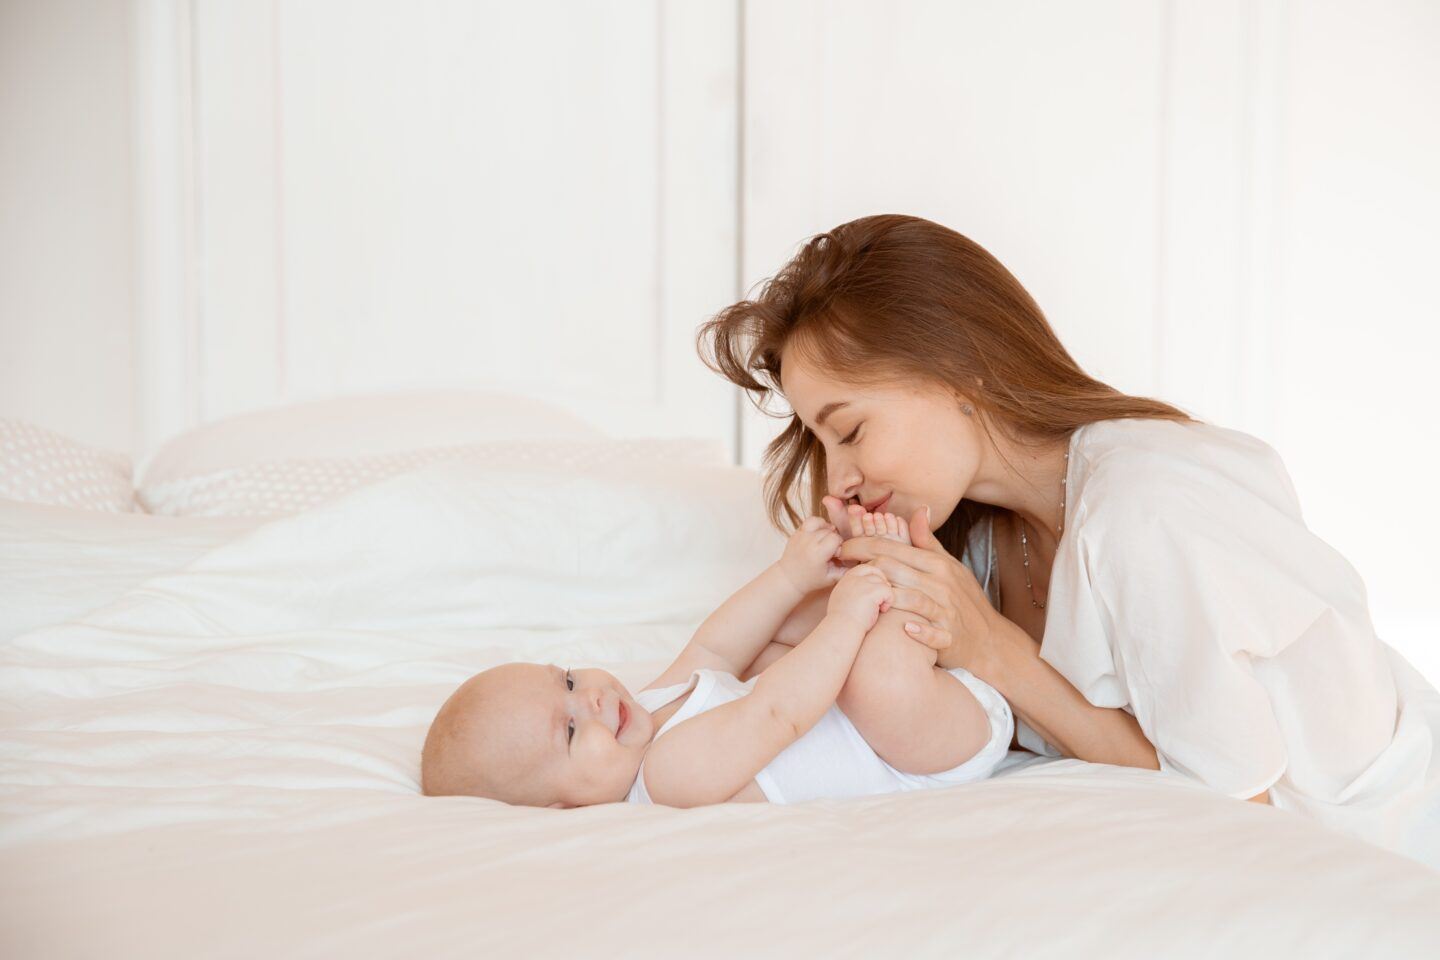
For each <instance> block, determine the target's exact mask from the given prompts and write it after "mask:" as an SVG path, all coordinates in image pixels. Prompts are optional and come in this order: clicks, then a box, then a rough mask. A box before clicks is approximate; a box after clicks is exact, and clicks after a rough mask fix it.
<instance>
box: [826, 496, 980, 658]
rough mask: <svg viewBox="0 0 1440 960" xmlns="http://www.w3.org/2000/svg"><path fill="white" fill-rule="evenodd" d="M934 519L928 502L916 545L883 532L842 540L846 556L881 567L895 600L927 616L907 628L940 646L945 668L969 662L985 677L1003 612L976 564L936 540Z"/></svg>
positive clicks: (919, 515)
mask: <svg viewBox="0 0 1440 960" xmlns="http://www.w3.org/2000/svg"><path fill="white" fill-rule="evenodd" d="M827 499H833V498H827ZM826 506H827V508H828V507H829V504H828V503H827V504H826ZM929 519H930V518H929V509H928V508H926V507H921V508H920V509H919V510H916V511H915V513H914V515H913V516H912V517H911V518H910V539H911V540H912V541H913V543H914V546H906V545H905V544H903V543H897V542H895V541H894V540H891V539H887V538H883V537H878V536H877V537H852V538H850V539H847V540H844V541H843V542H842V543H841V544H840V561H841V562H842V563H866V562H869V563H873V564H874V565H875V566H876V567H879V568H880V572H881V573H883V574H885V578H886V579H887V580H889V581H890V584H891V589H892V592H893V597H894V599H893V602H892V604H891V605H892V606H893V607H894V608H896V609H900V610H909V611H910V612H911V613H915V614H918V615H919V617H920V618H923V619H916V620H915V621H913V626H912V624H906V626H905V632H906V633H907V634H908V635H909V636H910V637H912V638H913V639H915V640H918V641H920V642H921V643H923V644H925V645H926V646H928V647H933V648H935V649H936V650H939V651H940V654H939V657H938V663H939V665H940V666H941V667H944V668H945V669H947V670H948V669H951V668H953V667H964V668H965V669H966V670H969V671H970V672H971V673H973V674H975V675H976V676H977V677H980V678H981V679H982V680H983V679H984V678H985V677H986V676H987V674H989V673H990V671H991V669H992V667H991V664H992V663H993V658H994V656H995V650H994V644H995V643H996V642H997V640H998V637H997V633H998V632H999V631H997V629H996V627H997V624H996V620H995V618H997V617H999V616H1000V614H999V612H998V611H996V610H995V608H994V607H992V606H991V605H990V601H989V599H988V598H987V597H986V596H985V592H984V591H983V590H981V589H980V583H979V581H977V580H976V579H975V575H974V574H973V573H971V572H970V568H969V567H967V566H965V565H964V564H963V563H961V562H960V561H959V560H957V559H955V558H954V557H952V556H950V554H949V553H947V552H946V550H945V548H944V547H942V546H941V545H940V541H939V540H936V539H935V535H934V534H933V533H932V532H931V531H930V522H929ZM926 621H928V622H926Z"/></svg>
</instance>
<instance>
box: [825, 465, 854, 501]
mask: <svg viewBox="0 0 1440 960" xmlns="http://www.w3.org/2000/svg"><path fill="white" fill-rule="evenodd" d="M832 476H834V477H835V479H834V480H832V481H831V482H830V484H829V487H830V496H832V497H836V498H838V499H840V500H846V501H848V500H852V499H854V498H855V497H858V496H859V495H860V478H859V477H857V476H855V475H854V474H853V473H838V472H837V473H834V474H832Z"/></svg>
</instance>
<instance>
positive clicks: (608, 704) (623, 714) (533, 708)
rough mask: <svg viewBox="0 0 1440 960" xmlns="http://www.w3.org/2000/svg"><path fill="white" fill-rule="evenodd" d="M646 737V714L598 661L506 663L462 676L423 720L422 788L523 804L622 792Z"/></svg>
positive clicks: (613, 797)
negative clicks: (586, 666)
mask: <svg viewBox="0 0 1440 960" xmlns="http://www.w3.org/2000/svg"><path fill="white" fill-rule="evenodd" d="M654 736H655V726H654V721H653V719H652V718H651V716H650V713H649V712H648V711H647V710H645V709H644V708H643V707H641V706H640V705H639V704H638V703H636V702H635V701H634V699H632V698H631V696H630V692H629V691H628V690H626V689H625V687H624V685H623V684H621V683H620V681H619V680H616V679H615V678H614V677H613V676H611V675H610V674H609V673H606V672H605V671H604V670H564V669H562V668H560V667H557V666H554V665H551V664H540V663H507V664H503V665H502V666H498V667H492V668H491V669H489V670H486V671H484V672H482V673H477V674H476V675H475V676H473V677H471V678H470V679H469V680H466V681H465V682H464V683H462V684H461V685H460V687H459V688H458V689H457V690H456V691H455V692H454V693H452V694H451V695H450V699H448V700H446V701H445V703H444V705H443V706H441V708H440V712H439V713H438V714H436V716H435V720H434V721H433V722H432V723H431V724H430V732H429V734H427V735H426V737H425V749H424V752H423V754H422V755H421V758H420V779H421V784H422V787H423V789H424V791H425V793H426V794H427V795H428V796H432V797H435V796H454V795H461V796H470V797H488V798H490V799H493V800H503V801H505V802H506V803H517V804H524V805H525V806H532V807H579V806H586V805H588V804H592V803H613V802H617V801H620V800H624V799H625V795H626V794H627V793H628V792H629V790H630V786H631V784H633V783H634V782H635V776H636V774H637V773H638V772H639V770H640V760H641V758H643V757H644V756H645V750H646V749H647V748H648V747H649V746H650V741H651V740H652V739H653V738H654Z"/></svg>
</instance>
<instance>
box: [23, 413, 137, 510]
mask: <svg viewBox="0 0 1440 960" xmlns="http://www.w3.org/2000/svg"><path fill="white" fill-rule="evenodd" d="M0 497H3V498H5V499H7V500H19V501H21V502H23V503H41V504H47V505H50V506H62V507H79V508H80V509H82V510H106V511H110V512H115V513H125V512H128V511H130V510H132V509H134V501H135V490H134V487H133V486H132V485H131V482H130V459H129V458H128V457H126V456H124V455H123V454H119V453H107V452H105V451H103V450H95V449H92V448H90V447H87V446H84V445H83V444H80V443H76V442H75V441H74V440H70V439H68V438H66V437H62V436H61V435H60V434H58V433H55V432H54V431H52V430H46V429H45V428H44V427H37V426H35V425H34V424H31V423H25V422H24V421H21V420H3V419H0Z"/></svg>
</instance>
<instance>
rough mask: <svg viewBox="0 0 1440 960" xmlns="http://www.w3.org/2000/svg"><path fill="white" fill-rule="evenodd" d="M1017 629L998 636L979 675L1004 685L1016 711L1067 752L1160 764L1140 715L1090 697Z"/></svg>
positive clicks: (1111, 760)
mask: <svg viewBox="0 0 1440 960" xmlns="http://www.w3.org/2000/svg"><path fill="white" fill-rule="evenodd" d="M1014 631H1015V633H1016V634H1018V636H1011V637H1008V638H1003V637H1002V638H997V641H996V649H995V651H994V655H993V656H992V657H991V658H989V659H988V661H987V663H986V664H985V665H984V666H983V667H982V669H983V671H984V673H983V674H982V673H979V672H976V676H978V677H980V679H982V680H984V681H985V682H986V683H988V684H990V685H991V686H992V687H994V688H995V689H996V690H999V691H1000V693H1001V695H1002V696H1004V697H1005V699H1006V700H1008V701H1009V702H1010V707H1011V709H1012V710H1014V711H1015V714H1016V716H1018V717H1019V718H1020V719H1021V720H1024V721H1025V722H1026V723H1027V724H1029V726H1030V728H1031V729H1033V730H1034V731H1035V732H1036V733H1038V734H1039V735H1040V736H1042V737H1044V738H1045V741H1046V742H1047V743H1050V744H1053V745H1054V746H1055V747H1056V748H1058V749H1059V750H1060V752H1061V753H1063V754H1064V755H1065V756H1067V757H1075V758H1078V759H1080V760H1088V761H1090V762H1092V763H1111V764H1115V765H1117V766H1124V767H1142V768H1144V769H1147V770H1159V769H1160V761H1159V759H1158V758H1157V757H1156V755H1155V748H1154V747H1153V746H1152V745H1151V744H1150V741H1149V740H1147V739H1146V738H1145V734H1144V733H1143V732H1142V731H1141V729H1140V724H1139V723H1137V722H1136V720H1135V718H1134V717H1132V716H1131V715H1130V714H1128V713H1126V712H1125V711H1124V710H1121V709H1119V708H1116V707H1097V706H1095V705H1094V704H1093V703H1091V702H1090V701H1089V700H1086V699H1085V697H1084V695H1083V694H1081V693H1080V691H1079V690H1076V689H1075V688H1074V687H1073V686H1071V685H1070V681H1068V680H1066V679H1065V678H1064V677H1063V676H1061V675H1060V673H1059V671H1057V670H1056V669H1055V668H1054V667H1052V666H1050V664H1048V663H1046V662H1045V661H1044V660H1041V659H1040V655H1039V649H1040V645H1039V644H1037V643H1036V642H1035V641H1034V640H1033V639H1031V637H1030V636H1029V635H1028V634H1025V633H1024V632H1023V631H1021V630H1020V628H1019V627H1014ZM972 672H973V671H972ZM986 674H988V676H987V675H986Z"/></svg>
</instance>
